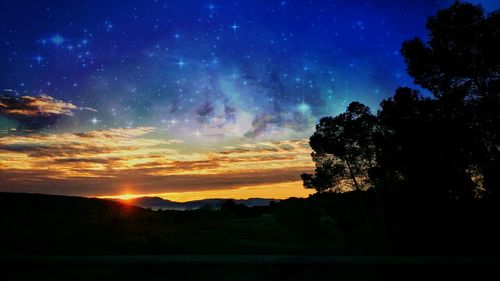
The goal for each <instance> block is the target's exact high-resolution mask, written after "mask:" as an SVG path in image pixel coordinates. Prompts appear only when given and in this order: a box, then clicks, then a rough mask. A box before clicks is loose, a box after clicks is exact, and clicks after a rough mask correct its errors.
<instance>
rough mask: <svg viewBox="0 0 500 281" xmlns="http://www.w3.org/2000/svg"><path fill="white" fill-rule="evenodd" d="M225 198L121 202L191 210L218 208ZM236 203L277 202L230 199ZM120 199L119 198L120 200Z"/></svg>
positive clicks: (257, 204)
mask: <svg viewBox="0 0 500 281" xmlns="http://www.w3.org/2000/svg"><path fill="white" fill-rule="evenodd" d="M225 200H227V199H221V198H214V199H203V200H194V201H187V202H175V201H170V200H167V199H163V198H160V197H139V198H134V199H128V200H123V201H122V202H124V203H127V204H131V205H135V206H139V207H143V208H151V209H153V210H158V209H168V210H193V209H199V208H210V209H218V208H220V206H221V205H222V204H223V203H224V201H225ZM232 200H233V201H234V202H235V203H236V204H243V205H245V206H247V207H254V206H269V203H271V202H272V201H275V202H278V201H279V200H277V199H264V198H249V199H232ZM120 201H121V200H120Z"/></svg>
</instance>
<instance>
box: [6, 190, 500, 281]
mask: <svg viewBox="0 0 500 281" xmlns="http://www.w3.org/2000/svg"><path fill="white" fill-rule="evenodd" d="M358 196H359V194H354V193H351V194H343V195H331V196H321V197H312V198H309V199H289V200H284V201H282V202H279V203H277V204H273V205H271V206H268V207H252V208H248V207H245V206H243V205H237V204H232V203H231V202H228V204H225V205H223V206H222V208H221V209H219V210H217V211H214V210H191V211H151V210H147V209H143V208H140V207H135V206H131V205H125V204H121V203H118V202H113V201H107V200H100V199H88V198H78V197H65V196H49V195H36V194H15V193H0V224H1V232H0V249H1V250H0V253H1V254H0V264H1V267H2V268H1V271H0V272H1V276H0V280H34V279H36V280H88V279H96V280H101V279H110V280H140V279H143V278H144V277H146V276H147V277H153V278H158V279H164V278H168V279H169V280H186V279H187V280H191V279H206V280H284V279H286V280H320V279H324V280H331V279H332V278H346V277H347V278H349V279H367V278H371V277H375V276H376V277H381V278H382V277H383V278H385V279H387V280H410V279H412V280H421V279H423V278H427V277H428V276H433V277H438V278H448V277H470V278H475V279H478V278H480V277H484V276H487V274H490V273H495V272H494V271H495V270H496V268H497V267H498V265H500V260H499V259H498V258H496V257H494V256H495V255H496V254H497V252H496V248H495V247H496V246H494V245H492V244H491V243H490V242H491V240H490V239H489V238H488V239H487V237H488V236H492V235H493V234H494V233H493V234H491V233H490V234H486V235H483V236H484V237H486V238H485V239H482V240H481V239H476V238H474V239H472V240H473V242H470V243H464V242H463V241H462V240H461V239H462V237H463V235H464V234H463V233H462V234H459V233H458V234H457V237H455V238H453V237H450V236H449V235H448V234H449V233H455V231H456V229H455V228H457V229H458V228H459V227H462V226H464V225H465V224H466V223H468V222H467V221H466V220H463V217H461V218H462V221H461V223H459V224H456V223H450V222H449V221H448V222H447V221H442V220H441V219H442V218H443V217H442V216H437V218H438V219H439V220H440V221H441V224H442V225H443V227H442V228H441V229H439V228H436V227H435V225H437V224H433V223H429V225H430V226H431V227H433V228H432V230H433V231H434V232H430V231H428V230H425V231H422V233H430V235H428V236H425V235H422V234H421V233H416V234H414V235H408V234H407V233H406V230H404V229H405V228H404V227H403V226H402V227H400V228H398V229H397V231H396V232H395V231H394V230H392V228H391V227H387V228H385V227H382V226H383V224H381V223H380V220H379V219H378V213H373V212H372V213H366V212H362V211H360V208H359V206H358V203H359V202H360V200H359V199H360V198H359V197H358ZM362 196H365V197H364V198H361V199H362V201H363V202H365V203H367V206H365V207H370V208H371V209H376V208H373V206H370V204H372V203H373V200H371V199H370V198H371V197H372V195H370V193H365V194H364V195H362ZM370 202H371V203H370ZM457 225H458V226H457ZM478 225H481V224H478ZM443 229H447V230H448V231H449V232H448V233H445V232H443V231H444V230H443ZM463 229H464V231H463V232H464V233H465V234H467V233H468V231H465V230H466V229H465V228H463ZM477 231H483V230H481V229H480V228H478V229H477ZM413 232H414V231H412V233H413ZM393 233H396V234H400V236H401V237H398V236H397V235H394V234H393ZM478 234H482V233H481V232H478ZM416 237H419V238H420V240H418V239H416ZM429 237H431V238H432V239H431V238H429ZM442 237H445V238H446V239H444V240H442V239H441V238H442ZM459 239H460V240H459ZM409 241H411V243H410V242H409ZM443 241H447V242H446V243H444V242H443ZM457 241H458V242H460V241H462V242H461V243H460V244H459V243H458V242H457ZM422 245H426V246H425V247H424V246H422ZM488 245H489V246H490V247H487V246H488ZM401 255H404V257H401ZM471 255H473V256H471ZM478 255H482V257H480V256H478ZM451 256H455V257H451ZM118 278H119V279H118Z"/></svg>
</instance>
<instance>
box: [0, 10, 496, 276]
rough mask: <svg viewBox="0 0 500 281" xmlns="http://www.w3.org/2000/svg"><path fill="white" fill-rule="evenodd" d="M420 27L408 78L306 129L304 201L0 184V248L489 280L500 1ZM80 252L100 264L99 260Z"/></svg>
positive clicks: (187, 264)
mask: <svg viewBox="0 0 500 281" xmlns="http://www.w3.org/2000/svg"><path fill="white" fill-rule="evenodd" d="M232 28H233V30H234V32H236V31H237V29H238V28H239V26H237V25H236V24H233V26H232ZM426 29H427V32H428V35H427V38H426V39H421V38H418V37H415V38H413V39H410V40H407V41H404V42H402V47H401V55H402V56H403V58H404V61H405V64H406V67H407V72H408V74H409V75H410V77H411V78H412V79H413V80H414V83H415V87H409V86H404V87H399V88H397V89H396V90H395V93H394V95H392V96H391V97H389V98H385V99H383V100H382V101H381V102H380V106H379V108H378V110H377V111H376V112H375V111H374V109H373V108H372V109H370V107H368V106H367V105H365V104H363V103H362V102H359V101H353V102H351V103H349V104H348V105H347V108H346V109H345V111H344V112H342V113H339V114H337V115H334V116H326V117H323V118H321V119H320V120H319V122H318V123H317V124H316V127H315V131H314V133H313V134H312V136H311V137H310V139H309V145H310V147H311V149H312V153H311V157H312V161H313V162H314V170H313V171H312V172H309V173H307V172H306V173H303V174H302V175H299V174H297V177H299V176H300V177H301V179H302V182H303V186H304V188H306V189H310V190H313V191H314V192H315V193H314V194H312V195H310V196H309V197H307V198H295V197H291V198H288V199H272V198H268V199H266V198H249V199H244V200H233V199H219V198H214V199H202V200H193V201H186V202H175V201H171V200H167V199H163V198H161V197H155V196H143V197H137V198H132V199H128V200H121V199H113V200H111V199H97V198H88V197H76V196H60V195H44V194H35V193H16V192H1V193H0V225H1V230H0V249H1V255H0V257H2V258H5V259H4V261H5V262H7V264H11V265H12V266H13V268H22V267H23V263H32V264H34V265H35V267H36V266H38V267H43V264H44V260H43V258H41V259H37V258H36V257H39V256H50V257H56V258H55V259H54V260H52V261H50V257H49V258H48V260H47V261H46V262H47V264H49V265H50V264H52V265H53V264H57V263H58V262H61V261H64V258H63V259H62V260H58V259H57V257H67V259H68V260H70V261H71V260H72V259H73V258H75V257H77V258H78V257H83V258H85V257H94V256H103V257H118V256H123V257H127V256H135V257H140V256H148V258H145V259H146V260H143V261H142V262H143V265H144V264H154V263H155V262H157V264H158V265H161V266H163V267H165V268H168V269H169V270H171V272H170V273H171V275H170V277H172V278H174V277H175V278H179V279H182V278H183V274H184V273H183V272H186V271H190V268H191V266H193V267H195V268H198V269H197V270H198V271H196V272H199V273H200V275H199V276H198V275H196V276H195V275H193V274H194V273H193V272H194V271H193V272H191V273H189V274H191V275H189V274H188V278H198V277H204V276H208V277H207V279H211V278H210V277H214V276H215V277H217V278H220V279H223V280H233V279H232V278H236V277H235V276H239V277H238V278H236V279H238V280H240V279H242V280H246V278H247V279H248V280H254V279H259V278H263V279H266V278H269V279H273V280H274V279H275V280H280V277H285V279H298V280H308V278H312V279H329V278H333V277H339V278H345V277H351V278H359V279H366V278H370V277H372V276H373V274H376V273H379V274H381V275H379V276H384V277H385V278H388V280H390V279H394V280H407V279H412V278H414V279H420V278H427V277H429V276H433V277H439V278H441V279H445V278H450V277H459V276H461V277H468V278H484V277H485V276H486V275H487V274H491V273H493V272H494V268H495V267H496V266H497V265H498V264H499V259H498V258H497V257H498V254H499V253H500V227H499V214H500V11H498V10H497V11H493V12H490V13H487V12H485V11H484V10H483V8H482V7H481V6H479V5H473V4H468V3H461V2H455V3H453V4H451V6H449V7H448V8H444V9H441V10H440V11H438V12H437V13H436V14H435V15H434V16H431V17H430V18H429V19H428V20H427V24H426ZM179 66H180V67H182V66H183V65H182V64H181V65H179ZM1 101H2V100H0V102H1ZM0 105H2V104H1V103H0ZM2 106H3V105H2ZM4 107H7V105H5V106H4ZM207 107H209V106H208V105H207ZM225 110H226V111H230V109H227V107H225ZM206 111H210V110H209V109H206ZM94 123H95V122H94ZM254 123H258V122H255V121H254ZM254 125H255V124H254ZM252 133H253V134H257V130H255V131H254V132H252ZM247 135H248V133H247ZM252 137H254V135H252ZM283 147H284V148H283V150H284V151H285V150H287V149H288V150H290V149H292V148H290V147H289V146H283ZM11 149H12V148H11ZM15 149H16V150H21V148H19V147H16V148H15ZM245 149H247V150H248V148H245ZM245 149H239V150H236V152H235V151H232V152H227V151H226V152H223V153H222V154H224V157H227V155H229V154H237V153H242V151H243V152H247V150H245ZM280 149H281V148H280ZM259 151H266V152H267V151H278V149H273V148H265V149H263V148H260V150H259ZM227 159H228V158H224V161H228V160H227ZM273 160H274V158H273ZM71 161H73V160H71ZM0 163H1V162H0ZM207 163H208V162H207V161H199V162H196V163H195V164H196V165H208V164H207ZM209 164H210V165H212V164H211V163H209ZM217 165H219V164H217ZM1 167H2V166H1V165H0V168H1ZM151 255H153V256H151ZM160 255H162V256H165V255H167V256H168V257H166V258H165V257H164V259H163V260H162V258H161V256H160ZM207 255H208V256H207ZM210 255H211V256H210ZM213 255H215V256H213ZM350 256H356V257H358V258H353V259H349V258H348V257H350ZM11 257H17V258H19V259H18V260H16V258H13V259H12V258H11ZM30 257H31V258H33V257H34V258H33V259H31V260H30ZM155 257H158V258H157V259H156V258H155ZM225 257H226V258H225ZM227 257H231V258H230V259H229V258H227ZM290 257H296V258H298V260H293V258H290ZM300 257H304V258H303V259H300ZM332 257H341V258H339V259H336V258H332ZM398 257H400V258H398ZM452 257H456V259H453V258H452ZM460 257H461V258H462V259H460ZM464 257H466V258H464ZM9 258H10V259H9ZM112 259H113V258H111V260H112ZM130 259H131V260H134V258H133V257H132V258H130ZM233 259H234V260H233ZM261 259H262V260H261ZM117 260H120V258H117ZM80 261H81V260H80ZM263 261H265V262H263ZM85 262H87V263H90V264H92V266H94V267H92V266H91V267H90V268H91V270H89V272H94V271H95V272H99V270H100V269H96V268H97V267H98V265H95V264H93V263H96V264H98V262H96V260H93V259H89V260H87V261H85ZM103 262H104V260H103ZM111 262H112V263H113V266H115V267H116V266H117V265H119V264H127V263H128V262H129V261H127V258H124V260H121V261H119V262H117V261H116V260H112V261H111ZM115 262H116V264H115ZM135 262H138V260H134V261H133V262H130V264H134V263H135ZM398 262H399V263H398ZM266 263H268V264H266ZM75 264H78V260H77V261H75ZM269 264H271V265H269ZM73 265H74V264H73ZM177 265H179V267H178V268H176V267H177ZM217 265H218V266H217ZM266 266H267V267H266ZM144 268H146V266H145V265H144ZM144 268H143V269H144ZM73 269H75V268H73ZM141 270H142V269H141ZM144 270H146V269H144ZM148 270H149V269H148ZM301 270H302V271H301ZM68 272H69V271H68ZM103 272H107V271H106V270H103ZM110 272H113V271H110ZM110 272H107V273H106V274H107V275H106V276H112V274H114V273H110ZM202 272H204V273H203V274H202ZM243 272H246V273H245V274H240V273H243ZM294 272H295V273H297V274H294ZM150 273H151V272H150ZM16 274H17V273H12V272H9V273H8V275H7V277H8V278H15V277H16ZM25 274H26V275H20V276H21V277H23V278H24V279H30V278H31V277H33V276H30V275H29V273H25ZM80 274H83V273H81V272H80ZM88 274H90V273H88ZM141 274H142V271H140V270H139V271H137V272H135V275H131V276H129V277H132V276H133V277H134V278H136V277H137V276H140V275H141ZM287 274H288V275H287ZM0 276H1V275H0ZM66 276H67V275H66ZM79 276H80V277H79V278H81V279H84V278H85V276H91V275H85V274H83V275H79ZM155 276H161V273H160V272H159V271H155ZM18 277H19V276H18ZM217 278H216V279H217ZM398 278H403V279H398ZM429 278H430V277H429ZM420 280H421V279H420Z"/></svg>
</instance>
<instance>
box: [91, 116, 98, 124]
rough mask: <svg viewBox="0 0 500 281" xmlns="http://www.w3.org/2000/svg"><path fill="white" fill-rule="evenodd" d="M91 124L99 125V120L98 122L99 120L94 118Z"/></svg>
mask: <svg viewBox="0 0 500 281" xmlns="http://www.w3.org/2000/svg"><path fill="white" fill-rule="evenodd" d="M90 122H92V124H94V125H95V124H97V123H99V120H97V118H95V117H94V118H92V120H90Z"/></svg>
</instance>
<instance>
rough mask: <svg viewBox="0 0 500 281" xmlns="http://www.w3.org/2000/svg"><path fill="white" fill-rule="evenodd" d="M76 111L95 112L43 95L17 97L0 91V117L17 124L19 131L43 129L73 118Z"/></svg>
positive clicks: (13, 93) (7, 91) (12, 92)
mask: <svg viewBox="0 0 500 281" xmlns="http://www.w3.org/2000/svg"><path fill="white" fill-rule="evenodd" d="M77 109H80V110H89V111H94V112H95V111H96V110H95V109H92V108H88V107H82V108H80V107H77V106H76V105H74V104H72V103H70V102H64V101H61V100H57V99H54V98H53V97H51V96H48V95H45V94H43V95H39V96H18V95H17V94H16V93H15V92H14V91H12V90H3V91H0V116H4V117H6V118H9V119H12V120H15V121H17V122H19V128H20V129H32V130H36V129H41V128H45V127H47V126H50V125H52V124H54V123H56V122H57V120H59V119H60V118H62V117H68V116H73V111H74V110H77Z"/></svg>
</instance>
